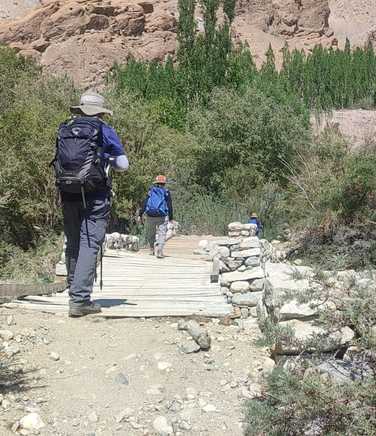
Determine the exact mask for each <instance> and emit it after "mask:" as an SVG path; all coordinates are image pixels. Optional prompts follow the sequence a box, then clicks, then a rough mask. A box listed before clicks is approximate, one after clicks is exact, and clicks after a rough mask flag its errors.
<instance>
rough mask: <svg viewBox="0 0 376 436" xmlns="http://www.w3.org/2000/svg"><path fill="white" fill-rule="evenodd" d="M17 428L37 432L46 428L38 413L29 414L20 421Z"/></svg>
mask: <svg viewBox="0 0 376 436" xmlns="http://www.w3.org/2000/svg"><path fill="white" fill-rule="evenodd" d="M19 426H20V427H21V428H22V429H24V430H39V429H41V428H43V427H45V426H46V424H45V423H44V422H43V421H42V418H41V417H40V416H39V415H38V413H29V414H28V415H25V416H24V417H23V418H21V419H20V422H19Z"/></svg>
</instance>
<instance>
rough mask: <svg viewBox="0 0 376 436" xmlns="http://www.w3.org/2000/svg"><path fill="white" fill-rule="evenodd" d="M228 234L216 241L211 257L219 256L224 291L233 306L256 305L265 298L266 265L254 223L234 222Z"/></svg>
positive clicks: (229, 227) (245, 306)
mask: <svg viewBox="0 0 376 436" xmlns="http://www.w3.org/2000/svg"><path fill="white" fill-rule="evenodd" d="M228 230H229V231H228V238H226V239H223V240H219V241H215V244H216V247H215V248H214V249H213V250H212V257H213V258H214V259H218V261H219V270H220V284H221V289H222V292H223V294H225V295H226V296H227V299H228V301H229V302H230V303H232V304H233V305H234V306H237V307H240V308H244V309H245V310H243V311H242V313H243V314H244V313H247V311H248V309H249V308H255V307H256V306H257V304H258V302H259V301H260V300H261V299H262V295H263V289H264V279H265V274H264V269H263V267H262V246H261V243H260V240H259V238H258V237H257V236H255V235H256V230H257V227H256V225H254V224H242V223H238V222H235V223H231V224H229V226H228Z"/></svg>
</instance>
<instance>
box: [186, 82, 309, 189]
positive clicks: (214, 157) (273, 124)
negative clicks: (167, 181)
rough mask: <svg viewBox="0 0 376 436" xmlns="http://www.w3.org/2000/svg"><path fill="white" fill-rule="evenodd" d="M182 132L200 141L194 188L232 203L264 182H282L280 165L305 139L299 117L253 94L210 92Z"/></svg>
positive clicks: (304, 121) (302, 116) (304, 123)
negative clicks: (205, 103) (223, 195)
mask: <svg viewBox="0 0 376 436" xmlns="http://www.w3.org/2000/svg"><path fill="white" fill-rule="evenodd" d="M188 128H189V129H191V130H192V132H193V133H194V134H195V135H196V136H197V137H199V138H200V141H201V143H200V148H199V149H198V151H197V153H196V159H197V176H198V182H199V183H200V185H203V186H205V188H206V189H208V190H209V191H211V192H225V193H226V194H228V196H229V197H232V198H244V197H245V196H246V195H247V194H249V193H250V192H251V191H252V189H254V188H255V187H258V186H260V185H262V184H263V183H264V181H265V180H268V181H270V182H272V181H276V182H279V183H281V182H282V181H284V180H285V177H284V173H285V162H291V161H292V160H293V159H294V158H295V156H296V153H297V151H298V149H304V147H305V146H306V145H307V143H308V139H309V129H308V125H307V118H306V113H304V111H303V112H302V113H296V112H295V111H294V110H293V109H292V108H291V107H290V106H289V105H285V104H283V103H279V102H278V101H276V100H275V99H273V98H272V97H266V96H265V95H264V94H262V93H260V92H259V91H257V90H256V89H254V88H248V89H247V90H246V91H245V92H244V94H239V93H237V92H235V91H229V90H224V89H221V90H217V91H215V92H214V94H213V96H212V98H211V100H210V102H209V106H208V108H207V109H202V110H196V111H192V113H191V114H190V122H189V124H188Z"/></svg>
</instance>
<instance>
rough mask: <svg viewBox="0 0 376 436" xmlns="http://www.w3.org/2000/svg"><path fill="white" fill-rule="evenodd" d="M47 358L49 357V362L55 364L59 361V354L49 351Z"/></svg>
mask: <svg viewBox="0 0 376 436" xmlns="http://www.w3.org/2000/svg"><path fill="white" fill-rule="evenodd" d="M49 357H50V359H51V360H54V361H55V362H57V361H58V360H60V356H59V354H58V353H55V351H51V353H50V354H49Z"/></svg>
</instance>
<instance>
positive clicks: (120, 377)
mask: <svg viewBox="0 0 376 436" xmlns="http://www.w3.org/2000/svg"><path fill="white" fill-rule="evenodd" d="M115 383H118V384H120V385H125V386H128V385H129V377H128V376H127V375H126V374H124V373H123V372H119V374H116V376H115Z"/></svg>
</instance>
